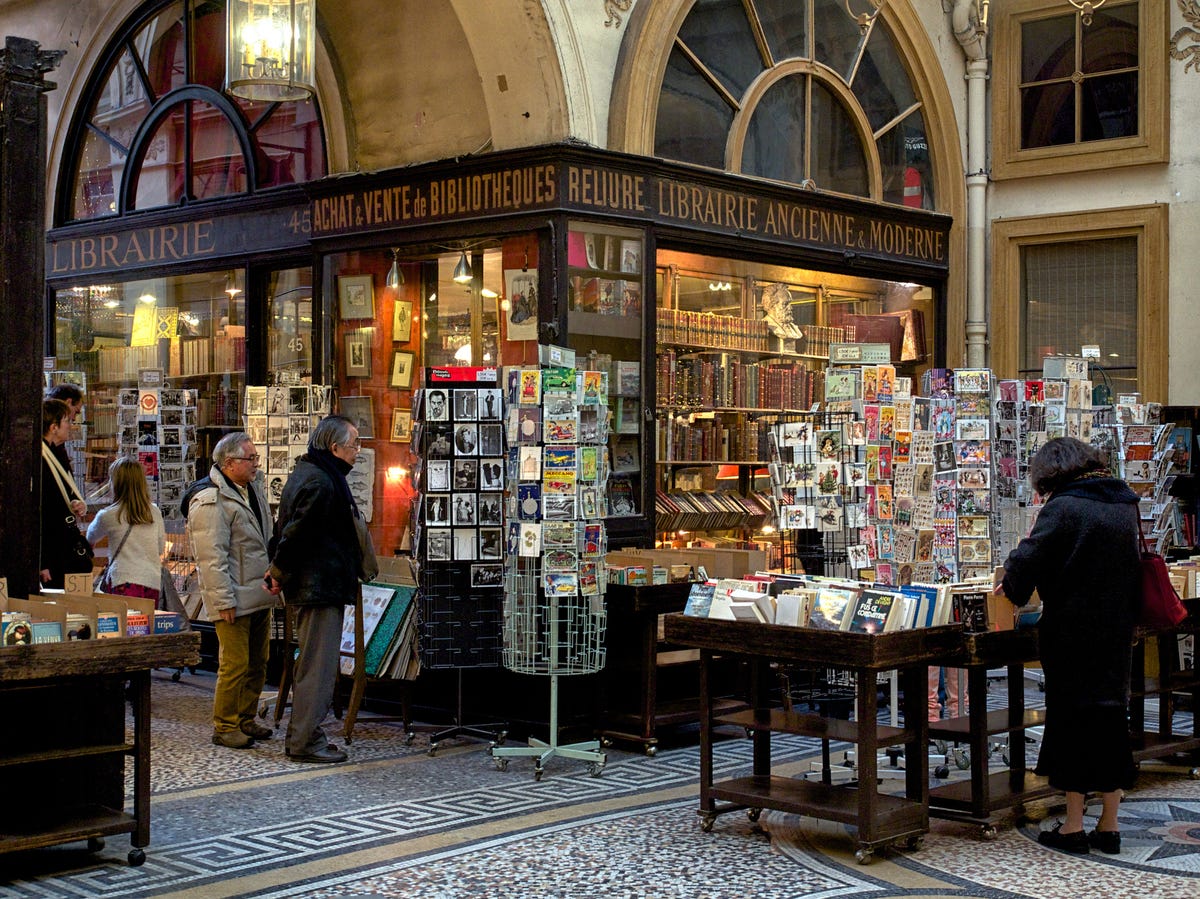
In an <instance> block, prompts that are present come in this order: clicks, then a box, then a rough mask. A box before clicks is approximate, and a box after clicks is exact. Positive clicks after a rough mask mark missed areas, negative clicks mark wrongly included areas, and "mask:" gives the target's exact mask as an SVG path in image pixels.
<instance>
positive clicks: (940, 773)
mask: <svg viewBox="0 0 1200 899" xmlns="http://www.w3.org/2000/svg"><path fill="white" fill-rule="evenodd" d="M933 776H934V777H936V778H937V779H938V780H945V779H946V778H947V777H949V776H950V768H949V766H947V765H938V766H937V767H936V768H934V769H933Z"/></svg>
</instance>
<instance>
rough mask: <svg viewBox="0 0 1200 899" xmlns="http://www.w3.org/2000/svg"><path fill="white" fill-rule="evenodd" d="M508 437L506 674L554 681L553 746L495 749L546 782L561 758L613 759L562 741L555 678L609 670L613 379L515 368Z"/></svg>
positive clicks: (597, 762)
mask: <svg viewBox="0 0 1200 899" xmlns="http://www.w3.org/2000/svg"><path fill="white" fill-rule="evenodd" d="M505 399H506V416H507V420H508V422H509V424H510V428H509V434H510V436H511V438H512V442H513V443H514V444H515V445H514V446H513V447H512V448H511V449H510V451H509V456H508V459H509V465H508V488H509V489H508V493H509V496H510V497H511V502H510V504H509V532H508V534H509V539H508V541H507V544H508V553H507V557H506V559H505V566H504V667H506V668H508V669H509V670H511V671H515V672H518V673H520V674H534V675H542V676H549V678H550V734H549V739H548V741H547V742H543V741H541V740H537V739H531V740H530V741H529V745H528V746H513V747H506V748H495V747H493V749H492V756H493V758H494V759H495V760H496V767H497V768H499V769H500V770H504V769H505V768H506V767H507V766H508V760H509V759H510V758H512V757H515V756H531V757H533V760H534V768H533V776H534V778H535V779H536V780H540V779H541V777H542V774H543V772H544V771H545V764H546V762H547V761H549V760H550V759H551V758H553V757H554V756H562V757H563V758H572V759H579V760H582V761H588V762H591V765H590V767H589V770H590V772H591V773H592V775H593V776H595V775H598V774H599V773H600V772H601V770H602V769H603V768H604V763H605V761H606V759H607V756H606V754H605V753H604V752H603V751H602V750H601V749H600V742H599V741H598V740H588V741H585V742H582V743H572V744H569V745H560V744H559V742H558V678H559V677H561V676H564V675H566V676H570V675H579V674H594V673H596V672H598V671H600V670H601V669H602V668H603V667H604V659H605V646H604V634H605V629H606V627H607V623H608V617H607V612H606V611H605V608H604V593H605V590H606V588H607V577H606V576H605V571H604V552H605V549H606V538H605V531H604V525H603V524H602V522H601V521H600V515H601V511H600V510H601V509H602V508H604V507H605V505H606V504H605V488H606V486H607V481H608V460H607V458H606V457H605V455H604V450H605V446H604V445H605V443H606V442H607V437H608V375H607V373H605V372H599V371H578V372H577V371H576V370H575V369H574V368H547V369H545V370H538V369H511V370H510V371H509V382H508V385H507V391H506V396H505Z"/></svg>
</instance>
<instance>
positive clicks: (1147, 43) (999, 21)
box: [991, 0, 1171, 180]
mask: <svg viewBox="0 0 1200 899" xmlns="http://www.w3.org/2000/svg"><path fill="white" fill-rule="evenodd" d="M996 13H997V16H996V29H995V51H994V54H993V57H994V66H993V69H994V70H993V77H992V84H993V85H994V86H995V90H994V91H993V97H992V134H993V135H994V137H993V147H992V172H991V174H992V178H993V179H995V180H1003V179H1007V178H1025V177H1032V176H1037V175H1060V174H1064V173H1067V172H1085V171H1096V170H1099V169H1108V168H1114V167H1116V166H1127V165H1146V164H1150V163H1165V162H1167V161H1168V160H1169V159H1170V135H1171V130H1170V119H1169V116H1170V78H1169V74H1170V73H1169V71H1168V68H1167V62H1168V59H1169V57H1168V54H1167V34H1168V33H1169V25H1170V14H1169V13H1170V10H1169V7H1168V3H1167V0H1138V132H1139V133H1138V134H1136V135H1132V136H1130V137H1121V138H1114V139H1112V140H1097V141H1084V142H1077V143H1070V144H1059V145H1056V146H1051V147H1035V148H1031V149H1028V150H1023V149H1021V134H1022V130H1021V96H1020V82H1021V26H1022V24H1024V23H1025V22H1028V21H1031V20H1035V19H1044V18H1053V17H1059V16H1063V15H1071V14H1073V13H1074V10H1073V9H1072V8H1071V7H1070V6H1068V5H1067V4H1066V3H1065V2H1063V0H1008V2H1006V3H1005V4H1003V7H1002V8H1001V9H997V10H996Z"/></svg>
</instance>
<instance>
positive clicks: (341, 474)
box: [300, 446, 358, 518]
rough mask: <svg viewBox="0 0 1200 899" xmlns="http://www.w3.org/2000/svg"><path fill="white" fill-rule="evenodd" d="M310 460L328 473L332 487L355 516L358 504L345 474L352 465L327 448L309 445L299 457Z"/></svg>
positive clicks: (356, 515)
mask: <svg viewBox="0 0 1200 899" xmlns="http://www.w3.org/2000/svg"><path fill="white" fill-rule="evenodd" d="M300 458H301V459H305V460H307V461H309V462H311V463H312V464H313V465H315V466H317V468H319V469H321V471H323V472H325V474H327V475H329V479H330V480H331V481H333V489H334V490H336V491H337V492H338V495H339V496H341V497H342V499H344V500H345V501H346V503H347V505H349V507H350V509H351V511H352V514H353V516H354V517H355V518H357V517H358V504H357V503H355V502H354V497H353V496H351V494H350V484H349V482H348V481H347V480H346V475H348V474H349V473H350V469H352V468H353V467H354V466H353V465H351V464H350V463H349V462H346V461H345V460H343V459H339V458H338V457H337V456H335V455H334V454H333V453H331V452H330V451H329V450H325V449H313V448H312V447H311V446H310V447H309V448H308V452H307V453H305V454H304V455H303V456H301V457H300Z"/></svg>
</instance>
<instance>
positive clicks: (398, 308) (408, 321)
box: [392, 300, 413, 343]
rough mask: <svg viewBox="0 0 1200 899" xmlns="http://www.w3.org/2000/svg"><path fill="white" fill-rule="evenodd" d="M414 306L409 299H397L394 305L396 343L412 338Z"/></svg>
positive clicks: (393, 317)
mask: <svg viewBox="0 0 1200 899" xmlns="http://www.w3.org/2000/svg"><path fill="white" fill-rule="evenodd" d="M412 307H413V304H412V303H411V302H409V301H408V300H396V303H395V305H394V306H393V307H392V340H393V341H394V342H396V343H408V342H409V341H410V340H412Z"/></svg>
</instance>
